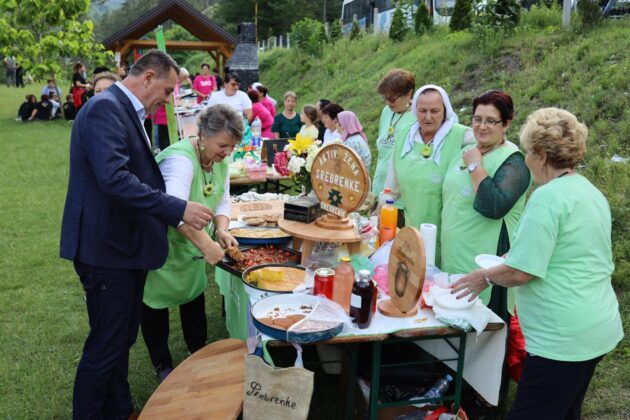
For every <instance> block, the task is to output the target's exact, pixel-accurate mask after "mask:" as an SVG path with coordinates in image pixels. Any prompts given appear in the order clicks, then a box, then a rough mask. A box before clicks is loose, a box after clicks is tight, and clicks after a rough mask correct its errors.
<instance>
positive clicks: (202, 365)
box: [140, 339, 247, 420]
mask: <svg viewBox="0 0 630 420" xmlns="http://www.w3.org/2000/svg"><path fill="white" fill-rule="evenodd" d="M245 354H247V346H246V345H245V343H244V342H243V341H241V340H235V339H226V340H221V341H217V342H215V343H212V344H209V345H207V346H206V347H204V348H202V349H201V350H199V351H198V352H196V353H195V354H193V355H192V356H190V357H189V358H188V359H186V360H184V361H183V362H182V363H181V364H180V365H179V366H177V367H176V368H175V370H174V371H173V372H171V374H170V375H168V377H167V378H166V379H165V380H164V382H162V383H161V384H160V386H158V387H157V389H156V390H155V392H154V393H153V395H151V398H149V401H147V404H146V405H145V406H144V408H143V409H142V413H140V419H147V420H148V419H182V420H183V419H236V418H238V416H239V414H240V413H241V411H242V409H243V383H244V381H245Z"/></svg>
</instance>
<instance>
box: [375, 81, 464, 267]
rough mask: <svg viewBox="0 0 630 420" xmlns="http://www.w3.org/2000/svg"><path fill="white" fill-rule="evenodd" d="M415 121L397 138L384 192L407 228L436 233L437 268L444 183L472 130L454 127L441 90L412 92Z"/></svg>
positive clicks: (454, 118)
mask: <svg viewBox="0 0 630 420" xmlns="http://www.w3.org/2000/svg"><path fill="white" fill-rule="evenodd" d="M411 109H413V110H414V112H415V116H416V118H417V121H416V122H415V123H414V124H412V125H410V126H407V127H405V128H404V129H402V130H400V132H398V134H397V135H396V141H395V146H394V152H393V154H392V162H393V164H392V165H391V167H390V170H389V173H388V175H387V181H386V183H385V187H389V188H390V189H391V190H392V194H394V196H395V197H399V198H400V201H399V208H400V207H402V209H403V211H404V215H405V225H407V226H413V227H415V228H416V229H420V224H422V223H431V224H434V225H436V226H437V227H438V244H437V250H436V253H435V255H436V265H438V266H439V265H440V262H439V256H440V252H439V249H440V248H439V246H440V245H439V237H440V236H439V229H440V227H441V225H442V223H441V214H442V182H443V180H444V175H445V173H446V169H447V167H448V164H449V163H450V161H451V160H452V159H453V158H455V156H458V155H460V154H461V149H462V147H463V146H464V144H469V143H472V142H473V135H472V131H471V130H470V128H468V127H465V126H463V125H461V124H458V118H457V115H456V114H455V112H454V111H453V107H452V106H451V102H450V100H449V98H448V95H447V94H446V92H445V91H444V89H442V88H441V87H439V86H435V85H425V86H422V87H421V88H420V89H418V90H417V91H416V93H415V94H414V97H413V102H412V104H411Z"/></svg>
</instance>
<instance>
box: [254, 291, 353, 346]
mask: <svg viewBox="0 0 630 420" xmlns="http://www.w3.org/2000/svg"><path fill="white" fill-rule="evenodd" d="M321 299H322V298H321V297H318V296H313V295H303V294H289V295H287V294H281V295H274V296H269V297H266V298H264V299H261V300H259V301H258V302H256V303H254V305H252V309H251V315H252V320H253V321H254V325H255V326H256V328H257V329H258V331H260V332H262V333H263V334H266V335H268V336H269V337H272V338H275V339H276V340H283V341H287V331H286V330H283V329H280V328H274V327H273V326H269V325H266V324H263V323H262V322H260V321H259V320H258V319H259V318H266V317H267V315H268V314H269V313H280V314H283V315H292V314H303V315H308V314H307V313H305V312H304V310H303V309H302V308H301V307H302V306H310V307H312V308H315V305H316V304H317V302H319V301H320V300H321ZM276 309H277V310H278V311H276ZM341 330H343V323H342V322H340V323H339V324H338V325H335V326H333V327H330V328H323V329H321V330H319V331H313V332H301V333H292V334H291V336H292V340H291V341H293V342H296V343H316V342H318V341H323V340H328V339H331V338H333V337H334V336H336V335H337V334H339V333H340V332H341Z"/></svg>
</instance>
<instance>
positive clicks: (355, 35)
mask: <svg viewBox="0 0 630 420" xmlns="http://www.w3.org/2000/svg"><path fill="white" fill-rule="evenodd" d="M359 38H361V27H360V26H359V22H357V21H356V20H353V21H352V29H350V39H352V40H355V39H359Z"/></svg>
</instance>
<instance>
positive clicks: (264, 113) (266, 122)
mask: <svg viewBox="0 0 630 420" xmlns="http://www.w3.org/2000/svg"><path fill="white" fill-rule="evenodd" d="M247 96H248V97H249V99H250V100H251V101H252V118H253V119H256V117H258V119H260V122H261V124H262V126H261V133H260V135H261V136H262V137H263V138H266V139H271V138H273V133H272V132H271V126H272V125H273V117H272V116H271V114H270V113H269V111H268V110H267V108H265V106H264V105H263V104H262V103H261V102H260V94H259V93H258V91H257V90H256V89H249V90H248V91H247ZM252 121H253V120H252Z"/></svg>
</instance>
